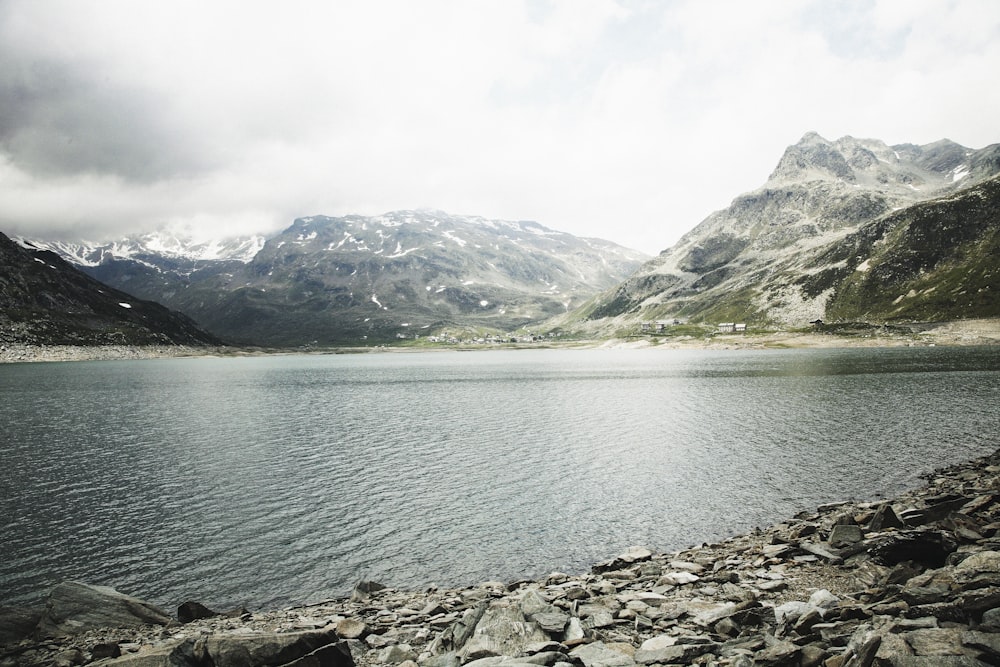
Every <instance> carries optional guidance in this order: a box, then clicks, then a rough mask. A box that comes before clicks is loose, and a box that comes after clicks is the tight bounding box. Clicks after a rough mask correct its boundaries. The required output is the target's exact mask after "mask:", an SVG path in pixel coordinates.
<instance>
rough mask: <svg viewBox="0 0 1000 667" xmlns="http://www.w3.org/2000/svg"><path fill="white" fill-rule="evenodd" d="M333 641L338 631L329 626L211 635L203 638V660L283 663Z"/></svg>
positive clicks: (222, 666)
mask: <svg viewBox="0 0 1000 667" xmlns="http://www.w3.org/2000/svg"><path fill="white" fill-rule="evenodd" d="M336 642H337V634H336V632H335V631H334V630H333V628H332V627H331V628H330V629H328V630H306V631H302V632H262V633H257V634H250V635H210V636H209V637H206V638H205V640H204V646H203V649H202V650H203V660H202V662H204V659H208V660H211V661H212V662H211V664H212V665H214V667H245V666H246V665H284V664H285V663H288V662H292V661H293V660H298V659H299V658H302V657H304V656H306V655H308V654H310V653H312V652H313V651H315V650H316V649H318V648H320V647H322V646H326V645H327V644H334V643H336Z"/></svg>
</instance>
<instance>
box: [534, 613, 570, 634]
mask: <svg viewBox="0 0 1000 667" xmlns="http://www.w3.org/2000/svg"><path fill="white" fill-rule="evenodd" d="M531 620H533V621H534V622H535V623H537V624H538V627H540V628H541V629H542V630H544V631H545V632H547V633H549V634H550V635H551V634H562V633H563V632H564V631H565V630H566V624H567V623H569V614H564V613H561V612H550V613H541V614H534V615H533V616H531Z"/></svg>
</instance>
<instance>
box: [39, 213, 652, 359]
mask: <svg viewBox="0 0 1000 667" xmlns="http://www.w3.org/2000/svg"><path fill="white" fill-rule="evenodd" d="M31 242H32V243H38V244H39V245H44V243H42V242H35V241H31ZM248 243H249V241H248V240H247V239H235V240H233V241H231V242H230V243H229V244H228V245H227V244H220V245H226V246H227V247H230V246H231V247H241V248H245V247H247V246H248ZM161 245H162V244H161ZM259 245H260V248H259V250H257V252H256V253H254V255H253V256H252V257H250V258H249V259H247V256H246V255H245V254H243V255H240V254H239V253H233V254H230V255H228V256H225V257H220V258H219V259H205V258H204V257H203V256H199V257H193V256H192V253H183V252H175V253H173V254H172V255H165V254H162V253H160V252H159V251H158V250H157V249H156V248H151V247H149V245H148V244H147V245H145V246H143V244H142V243H141V242H139V241H137V240H135V239H125V240H123V241H119V242H117V243H116V244H104V245H103V246H84V245H83V244H78V245H76V246H74V245H73V244H67V243H62V244H49V247H52V248H53V249H54V250H57V251H60V252H62V253H63V254H64V256H66V257H68V258H70V259H72V258H77V259H76V261H78V263H80V265H81V268H82V269H83V270H84V271H85V272H87V273H88V274H89V275H91V276H93V277H95V278H97V279H99V280H101V281H103V282H106V283H108V284H110V285H113V286H116V287H119V288H122V289H126V288H127V289H129V290H130V291H132V292H134V293H137V294H139V295H141V296H143V297H144V298H148V299H153V300H158V301H162V302H163V303H165V304H167V305H168V306H170V307H171V308H175V309H177V310H180V311H182V312H185V313H187V314H188V315H189V316H191V317H193V318H194V319H195V320H196V321H198V322H199V323H200V324H202V325H203V326H205V327H206V328H208V329H209V330H211V331H214V332H216V333H217V334H219V335H221V336H222V337H224V338H226V339H227V340H232V341H234V342H239V343H243V344H265V345H279V346H287V345H303V344H310V345H311V344H316V345H328V344H368V343H371V342H377V341H391V340H398V339H399V338H403V337H407V338H412V337H414V336H416V335H419V334H420V333H432V332H435V333H436V332H439V331H441V330H444V329H452V330H455V331H459V330H468V329H487V330H496V331H508V330H514V329H517V328H519V327H523V326H526V325H530V324H532V323H534V322H537V321H540V320H544V319H545V318H546V317H549V316H551V315H553V314H556V313H559V312H565V311H567V310H570V309H571V308H573V307H575V306H576V305H577V304H579V303H581V302H583V300H585V299H586V298H589V297H590V296H592V295H593V294H595V293H597V292H599V291H601V290H602V289H606V288H607V287H610V286H611V285H614V284H616V283H617V282H619V281H620V280H623V279H624V278H625V277H627V276H628V275H629V274H630V273H631V272H632V270H634V269H635V268H636V267H638V266H639V265H640V264H641V262H642V261H644V260H646V259H648V256H647V255H644V254H642V253H639V252H637V251H633V250H630V249H627V248H624V247H622V246H619V245H617V244H614V243H612V242H610V241H605V240H602V239H594V238H580V237H575V236H573V235H571V234H567V233H565V232H559V231H556V230H552V229H550V228H548V227H545V226H543V225H541V224H539V223H537V222H534V221H510V220H498V219H489V218H484V217H480V216H458V215H450V214H448V213H445V212H443V211H435V210H430V209H420V210H402V211H393V212H389V213H385V214H382V215H379V216H360V215H349V216H343V217H330V216H322V215H313V216H305V217H301V218H297V219H296V220H294V221H293V222H292V224H291V225H290V226H289V227H287V228H286V229H284V230H282V231H281V232H278V233H276V234H274V235H271V236H270V237H268V238H267V239H265V240H263V242H262V243H260V244H259ZM115 248H124V249H127V251H128V252H127V253H126V252H123V251H121V250H119V251H118V252H117V254H116V251H115Z"/></svg>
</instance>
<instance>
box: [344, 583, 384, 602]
mask: <svg viewBox="0 0 1000 667" xmlns="http://www.w3.org/2000/svg"><path fill="white" fill-rule="evenodd" d="M384 589H385V586H383V585H382V584H380V583H378V582H376V581H359V582H358V583H357V584H356V585H355V586H354V590H353V591H351V600H353V601H354V602H364V601H365V600H367V599H368V598H369V597H371V594H372V593H376V592H378V591H381V590H384Z"/></svg>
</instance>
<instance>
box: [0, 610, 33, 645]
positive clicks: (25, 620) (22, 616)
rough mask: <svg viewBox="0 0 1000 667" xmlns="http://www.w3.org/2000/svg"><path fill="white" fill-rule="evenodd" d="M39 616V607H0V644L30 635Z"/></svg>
mask: <svg viewBox="0 0 1000 667" xmlns="http://www.w3.org/2000/svg"><path fill="white" fill-rule="evenodd" d="M41 618H42V609H41V608H40V607H37V608H36V607H0V646H2V645H4V644H13V643H14V642H19V641H21V640H22V639H26V638H28V637H30V636H31V635H32V633H34V632H35V628H36V627H37V626H38V621H39V620H41Z"/></svg>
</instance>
